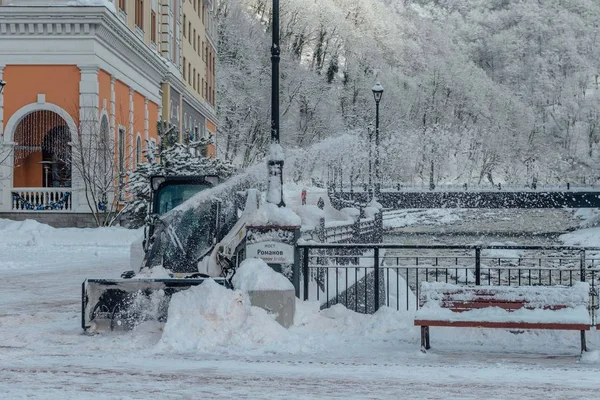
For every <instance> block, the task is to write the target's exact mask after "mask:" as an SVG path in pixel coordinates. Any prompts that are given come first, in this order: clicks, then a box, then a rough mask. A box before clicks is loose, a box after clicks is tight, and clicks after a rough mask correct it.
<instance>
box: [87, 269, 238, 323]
mask: <svg viewBox="0 0 600 400" xmlns="http://www.w3.org/2000/svg"><path fill="white" fill-rule="evenodd" d="M207 279H214V280H215V282H217V283H219V284H221V285H223V286H226V287H228V288H229V287H231V285H230V283H229V281H227V280H226V279H224V278H185V279H175V278H172V279H86V280H85V281H84V282H83V284H82V287H81V291H82V293H81V295H82V296H81V327H82V328H83V330H84V331H86V332H102V331H113V330H129V329H133V328H134V327H135V326H136V325H137V324H139V323H140V322H144V321H150V320H153V321H160V322H164V321H166V319H167V312H168V309H169V301H170V300H171V296H172V295H173V293H176V292H179V291H181V290H186V289H189V288H190V287H192V286H197V285H200V284H201V283H202V282H204V281H205V280H207Z"/></svg>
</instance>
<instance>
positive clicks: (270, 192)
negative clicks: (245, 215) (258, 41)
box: [267, 0, 285, 207]
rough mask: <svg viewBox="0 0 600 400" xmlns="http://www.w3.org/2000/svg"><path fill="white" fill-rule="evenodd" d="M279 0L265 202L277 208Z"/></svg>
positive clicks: (280, 179) (279, 188) (280, 185)
mask: <svg viewBox="0 0 600 400" xmlns="http://www.w3.org/2000/svg"><path fill="white" fill-rule="evenodd" d="M280 54H281V51H280V49H279V0H273V45H272V46H271V148H270V151H269V153H270V154H269V161H268V167H269V181H268V187H267V201H268V202H269V203H273V204H276V205H277V206H278V207H285V203H284V202H283V151H282V149H281V145H280V142H279V59H280Z"/></svg>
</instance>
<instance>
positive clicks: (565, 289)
mask: <svg viewBox="0 0 600 400" xmlns="http://www.w3.org/2000/svg"><path fill="white" fill-rule="evenodd" d="M589 302H590V300H589V285H588V284H587V283H584V282H578V283H577V284H575V285H574V286H521V287H513V286H460V285H452V284H447V283H427V282H424V283H423V284H421V287H420V294H419V304H420V308H419V310H418V311H417V313H416V315H415V326H420V327H421V350H422V351H425V350H428V349H429V348H430V343H429V327H430V326H444V327H463V328H503V329H552V330H574V331H580V332H581V351H582V352H583V351H586V340H585V331H588V330H590V327H591V318H590V314H589Z"/></svg>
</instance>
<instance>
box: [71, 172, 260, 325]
mask: <svg viewBox="0 0 600 400" xmlns="http://www.w3.org/2000/svg"><path fill="white" fill-rule="evenodd" d="M250 185H251V184H250V180H249V177H248V176H241V177H240V176H237V177H233V178H231V179H230V180H229V181H227V182H223V183H220V182H219V180H218V178H217V177H216V176H193V177H189V176H188V177H163V176H155V177H152V179H151V187H152V199H151V206H150V213H149V217H148V218H147V221H148V222H147V223H146V225H145V227H144V238H143V240H142V239H140V241H137V242H135V243H134V244H133V245H132V250H131V263H132V267H133V268H134V270H133V271H127V272H124V273H123V274H122V275H121V278H119V279H86V280H85V281H84V282H83V284H82V304H81V307H82V317H81V324H82V328H83V329H84V331H86V332H89V333H93V332H101V331H107V330H128V329H132V328H133V327H134V326H135V325H136V324H138V323H140V322H143V321H147V320H156V321H161V322H162V321H165V320H166V318H167V311H168V306H169V301H170V298H171V296H172V295H173V293H176V292H178V291H181V290H185V289H188V288H190V287H192V286H196V285H199V284H201V283H202V282H204V280H206V279H209V278H211V279H214V280H215V281H217V282H218V283H219V284H222V285H224V286H226V287H231V284H230V279H231V277H232V276H233V273H234V272H235V268H236V267H237V265H238V264H239V263H240V262H241V261H242V260H243V259H244V257H245V255H244V251H245V239H246V224H247V221H248V219H249V217H250V216H251V215H252V214H253V213H254V212H255V211H256V210H257V209H258V207H259V197H258V193H259V192H258V191H257V190H256V189H250ZM242 205H243V207H242ZM135 269H138V272H137V273H136V272H135Z"/></svg>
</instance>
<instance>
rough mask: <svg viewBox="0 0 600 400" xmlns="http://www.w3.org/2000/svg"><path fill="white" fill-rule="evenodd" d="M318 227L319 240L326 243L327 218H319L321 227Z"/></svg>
mask: <svg viewBox="0 0 600 400" xmlns="http://www.w3.org/2000/svg"><path fill="white" fill-rule="evenodd" d="M317 229H318V230H317V238H318V239H319V242H321V243H325V242H326V241H327V235H326V231H325V218H323V217H321V218H319V227H318V228H317Z"/></svg>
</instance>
